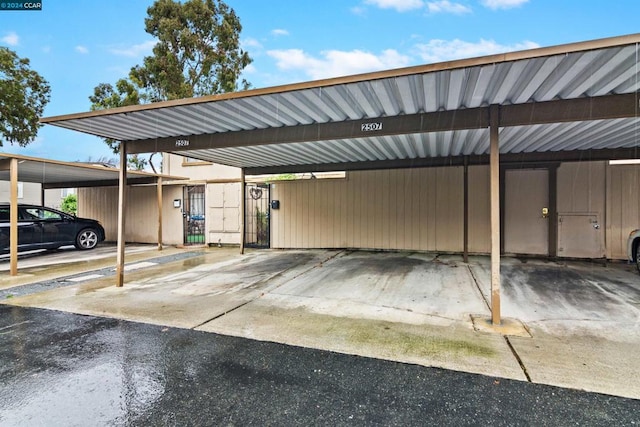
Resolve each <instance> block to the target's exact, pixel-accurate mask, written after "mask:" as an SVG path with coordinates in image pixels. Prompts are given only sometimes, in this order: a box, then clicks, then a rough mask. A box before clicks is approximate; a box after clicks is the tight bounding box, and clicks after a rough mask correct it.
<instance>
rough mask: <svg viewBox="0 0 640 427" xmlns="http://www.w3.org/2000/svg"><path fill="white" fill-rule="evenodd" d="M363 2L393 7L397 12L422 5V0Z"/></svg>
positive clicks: (366, 0) (386, 7)
mask: <svg viewBox="0 0 640 427" xmlns="http://www.w3.org/2000/svg"><path fill="white" fill-rule="evenodd" d="M365 4H371V5H374V6H377V7H379V8H380V9H395V10H397V11H398V12H406V11H408V10H414V9H421V8H423V7H424V2H423V1H422V0H365Z"/></svg>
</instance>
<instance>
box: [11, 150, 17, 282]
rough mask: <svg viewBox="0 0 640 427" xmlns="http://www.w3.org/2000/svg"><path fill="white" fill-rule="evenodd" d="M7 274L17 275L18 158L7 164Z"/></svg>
mask: <svg viewBox="0 0 640 427" xmlns="http://www.w3.org/2000/svg"><path fill="white" fill-rule="evenodd" d="M9 180H10V182H9V187H10V191H9V193H10V196H9V197H10V198H11V199H10V207H9V257H10V260H9V274H10V275H11V276H17V275H18V159H11V162H10V164H9Z"/></svg>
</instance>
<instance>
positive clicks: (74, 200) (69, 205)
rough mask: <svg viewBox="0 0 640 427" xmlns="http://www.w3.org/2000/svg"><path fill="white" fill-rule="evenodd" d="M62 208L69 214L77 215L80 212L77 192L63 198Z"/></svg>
mask: <svg viewBox="0 0 640 427" xmlns="http://www.w3.org/2000/svg"><path fill="white" fill-rule="evenodd" d="M60 210H61V211H62V212H66V213H68V214H72V215H76V214H77V213H78V196H76V195H75V194H69V195H68V196H67V197H65V198H64V199H62V204H61V205H60Z"/></svg>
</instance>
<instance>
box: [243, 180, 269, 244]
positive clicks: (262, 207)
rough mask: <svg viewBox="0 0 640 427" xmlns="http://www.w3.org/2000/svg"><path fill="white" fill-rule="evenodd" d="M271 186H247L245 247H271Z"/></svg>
mask: <svg viewBox="0 0 640 427" xmlns="http://www.w3.org/2000/svg"><path fill="white" fill-rule="evenodd" d="M269 189H270V187H269V184H246V186H245V209H246V210H245V218H244V224H245V226H244V230H245V235H244V242H245V246H247V247H253V248H268V247H269V246H270V245H271V241H270V237H271V232H270V222H271V221H270V219H271V215H270V212H271V207H270V203H271V196H270V192H269Z"/></svg>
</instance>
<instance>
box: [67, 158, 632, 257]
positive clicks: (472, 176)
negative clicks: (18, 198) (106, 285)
mask: <svg viewBox="0 0 640 427" xmlns="http://www.w3.org/2000/svg"><path fill="white" fill-rule="evenodd" d="M639 188H640V165H627V166H609V165H608V164H607V163H606V162H579V163H565V164H562V165H561V166H560V168H559V169H558V188H557V190H558V191H557V193H558V199H557V205H558V212H559V214H560V215H562V216H564V218H565V219H566V220H567V221H569V220H573V219H582V217H587V218H591V217H593V218H596V219H597V221H598V223H599V225H600V231H599V234H598V233H596V234H594V235H595V236H597V239H598V240H597V242H596V244H597V245H601V246H600V249H601V250H602V251H606V256H607V257H608V258H612V259H625V257H626V239H627V236H628V234H629V232H630V231H631V230H632V229H635V228H639V227H640V192H639V191H638V189H639ZM488 189H489V168H488V166H471V167H469V251H470V252H471V253H488V252H489V250H490V230H489V190H488ZM163 191H164V196H163V200H164V206H163V235H164V243H165V244H180V243H182V239H183V235H182V214H181V212H180V209H175V208H173V199H182V184H180V185H165V186H164V189H163ZM205 194H206V206H207V224H206V227H207V239H208V240H207V243H211V244H217V243H218V242H219V241H220V242H221V243H223V244H224V243H232V244H238V243H240V224H241V218H240V210H239V206H240V200H241V199H240V196H241V195H240V184H239V183H238V182H226V183H225V182H223V183H212V182H210V183H209V184H207V190H206V193H205ZM78 195H79V215H81V216H87V217H90V218H96V219H99V220H101V221H102V222H103V225H105V228H106V231H107V240H115V238H116V234H117V229H116V226H117V221H116V220H117V217H116V215H117V204H118V198H117V188H115V187H109V188H95V189H80V190H79V191H78ZM128 197H129V201H130V203H129V205H128V208H127V222H126V236H127V241H130V242H141V243H142V242H144V243H155V242H156V233H157V211H156V188H155V186H148V187H130V188H129V196H128ZM271 198H272V199H274V200H280V209H279V210H272V212H271V246H272V247H274V248H367V249H408V250H425V251H443V252H461V251H462V250H463V220H464V216H463V168H462V167H450V168H424V169H398V170H379V171H361V172H350V173H348V174H347V177H346V178H345V179H316V180H300V181H282V182H276V183H275V184H273V187H272V195H271ZM133 201H135V203H134V202H133ZM576 224H578V222H576ZM580 224H582V223H580ZM565 225H566V224H565ZM581 226H582V227H591V226H592V224H590V223H588V222H587V223H585V224H584V225H581ZM587 229H589V228H584V229H583V230H587ZM564 230H570V228H569V227H566V226H565V229H564ZM578 230H580V229H579V228H578ZM558 232H559V236H558V239H559V243H561V244H562V245H563V246H566V247H567V248H566V250H564V251H563V252H559V255H560V256H567V257H574V256H577V257H580V256H581V254H580V251H578V250H577V249H580V247H581V246H583V244H582V243H580V241H579V240H578V241H577V243H576V245H574V246H573V247H571V245H566V242H567V240H566V237H567V235H566V234H565V235H563V234H562V233H563V229H561V227H559V231H558ZM583 234H584V233H582V232H580V233H579V237H580V236H583ZM563 239H564V240H563ZM605 243H606V245H605ZM572 251H574V252H572Z"/></svg>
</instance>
